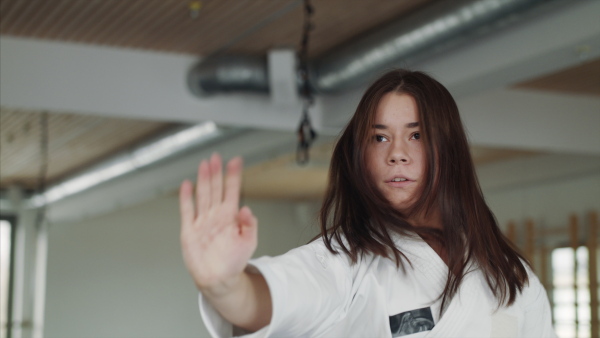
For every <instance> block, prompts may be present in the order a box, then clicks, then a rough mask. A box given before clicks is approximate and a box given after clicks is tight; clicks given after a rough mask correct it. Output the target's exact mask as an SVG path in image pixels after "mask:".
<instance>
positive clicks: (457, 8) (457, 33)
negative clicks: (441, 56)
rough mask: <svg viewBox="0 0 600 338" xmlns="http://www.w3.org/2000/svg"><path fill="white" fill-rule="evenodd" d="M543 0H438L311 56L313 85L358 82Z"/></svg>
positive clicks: (324, 87) (488, 27) (324, 88)
mask: <svg viewBox="0 0 600 338" xmlns="http://www.w3.org/2000/svg"><path fill="white" fill-rule="evenodd" d="M549 1H552V0H477V1H474V0H453V1H438V2H436V3H434V4H433V5H431V6H429V7H426V8H424V9H423V10H421V11H419V12H416V13H415V14H413V15H410V16H409V17H407V18H406V19H402V20H400V21H396V22H394V23H392V24H391V25H389V26H387V27H385V28H383V29H380V30H378V31H376V32H374V33H373V34H370V35H367V36H364V37H363V38H361V39H358V40H356V41H355V42H353V43H352V44H351V45H348V46H346V47H342V48H341V49H338V50H336V51H334V52H332V53H331V54H329V55H327V56H325V57H324V58H321V59H319V60H317V62H316V74H317V78H316V81H315V84H316V87H317V88H318V89H319V90H320V91H323V92H331V91H338V90H340V89H344V88H347V87H351V86H354V85H358V84H361V83H363V82H364V81H368V80H370V79H371V78H372V77H374V76H377V73H378V72H381V71H382V70H385V69H386V68H392V67H394V66H395V67H398V64H399V63H406V62H407V61H409V60H411V59H414V58H416V57H424V56H426V55H430V54H433V53H435V52H439V51H440V50H442V49H444V48H447V47H448V46H451V45H453V44H456V43H457V42H460V41H463V40H465V39H466V38H468V37H473V36H476V35H478V34H481V33H483V32H487V31H489V30H491V29H492V28H494V27H495V26H498V25H500V24H501V23H503V22H505V21H508V20H514V19H515V15H516V14H517V13H520V12H522V11H523V10H526V9H530V8H532V7H533V6H535V5H539V4H541V3H545V2H549Z"/></svg>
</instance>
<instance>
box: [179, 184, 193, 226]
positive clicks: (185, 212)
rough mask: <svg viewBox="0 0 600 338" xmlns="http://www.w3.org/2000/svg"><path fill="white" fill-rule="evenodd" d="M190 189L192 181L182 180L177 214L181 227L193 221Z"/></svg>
mask: <svg viewBox="0 0 600 338" xmlns="http://www.w3.org/2000/svg"><path fill="white" fill-rule="evenodd" d="M192 190H193V188H192V182H190V181H188V180H185V181H183V183H181V187H180V188H179V214H180V216H181V227H182V228H183V227H185V226H189V225H190V224H192V223H193V222H194V217H195V211H194V201H193V200H192Z"/></svg>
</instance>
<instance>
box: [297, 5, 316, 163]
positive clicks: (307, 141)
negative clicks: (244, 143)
mask: <svg viewBox="0 0 600 338" xmlns="http://www.w3.org/2000/svg"><path fill="white" fill-rule="evenodd" d="M313 14H314V10H313V7H312V6H311V5H310V0H304V29H303V33H302V41H301V43H300V51H299V53H298V54H299V55H298V58H299V61H300V65H299V67H298V73H299V74H300V80H301V81H302V83H301V89H300V95H301V97H302V103H303V104H302V119H301V120H300V126H299V127H298V150H297V152H296V162H297V163H298V164H301V165H302V164H306V163H308V160H309V149H310V145H311V144H312V143H313V141H314V140H315V138H316V137H317V133H316V132H315V130H314V129H313V128H312V125H311V123H310V118H309V115H308V112H309V110H310V107H311V106H312V104H313V102H314V98H313V91H312V86H311V85H310V79H309V73H308V42H309V38H310V31H311V30H313V29H314V26H313V24H312V21H311V17H312V15H313Z"/></svg>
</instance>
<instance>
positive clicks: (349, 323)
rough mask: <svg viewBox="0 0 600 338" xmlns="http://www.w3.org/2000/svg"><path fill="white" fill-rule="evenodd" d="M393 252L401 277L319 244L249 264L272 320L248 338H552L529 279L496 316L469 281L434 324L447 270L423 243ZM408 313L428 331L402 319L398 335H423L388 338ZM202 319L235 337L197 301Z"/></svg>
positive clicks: (539, 292)
mask: <svg viewBox="0 0 600 338" xmlns="http://www.w3.org/2000/svg"><path fill="white" fill-rule="evenodd" d="M396 245H397V246H398V247H399V248H400V249H401V250H402V252H404V253H405V254H406V256H407V257H408V258H409V259H410V261H411V263H412V267H411V266H409V265H408V264H406V272H403V271H402V269H398V268H397V267H396V265H395V263H394V262H393V261H391V260H390V259H386V258H382V257H380V256H373V255H370V256H368V257H365V258H363V259H362V260H360V261H359V263H358V264H354V265H352V264H351V263H350V260H349V259H348V257H347V256H346V255H345V254H343V253H341V254H339V255H333V254H331V253H330V252H329V251H328V250H327V248H326V247H325V245H324V244H323V242H322V240H318V241H315V242H312V243H310V244H307V245H305V246H302V247H299V248H297V249H294V250H291V251H289V252H288V253H286V254H284V255H282V256H278V257H262V258H259V259H256V260H251V262H250V264H251V265H252V266H253V267H254V268H256V269H257V270H258V271H260V273H262V275H263V276H264V277H265V279H266V281H267V283H268V285H269V289H270V292H271V297H272V300H273V316H272V318H271V323H270V324H269V325H268V326H266V327H264V328H262V329H261V330H259V331H257V332H255V333H252V334H248V335H246V337H392V336H394V337H399V336H401V337H407V338H417V337H477V338H482V337H536V338H537V337H556V335H555V333H554V330H553V328H552V323H551V314H550V307H549V304H548V298H547V296H546V292H545V290H544V288H543V287H542V285H541V283H540V282H539V280H538V278H537V277H536V276H535V275H534V274H533V273H530V275H529V286H526V287H525V289H524V290H523V293H522V294H520V295H519V296H518V297H517V300H516V301H515V303H514V304H513V305H511V306H510V307H501V308H499V309H498V310H497V311H496V308H497V301H496V299H495V298H494V297H493V295H492V293H491V291H490V290H489V287H488V285H487V284H486V282H485V279H484V277H483V275H482V274H481V272H480V271H479V270H475V271H473V272H471V273H468V274H467V275H466V276H465V278H464V279H463V282H462V284H461V287H460V291H459V292H458V294H457V295H456V296H455V297H454V298H453V299H452V301H451V302H450V304H449V305H448V306H447V308H446V310H445V311H444V313H443V315H442V317H441V318H440V316H439V310H440V305H441V300H440V299H438V296H439V295H440V293H441V291H442V290H443V287H444V284H445V281H446V278H447V272H448V268H447V266H446V264H445V263H444V262H443V261H442V260H441V258H440V257H439V256H438V255H437V254H436V253H435V251H433V249H431V247H430V246H429V245H428V244H427V243H425V242H424V241H422V240H416V239H410V238H400V237H398V238H397V239H396ZM413 310H418V311H413ZM409 311H413V312H411V314H414V315H416V316H419V314H420V313H430V315H431V317H432V319H433V323H432V324H431V325H434V326H433V328H431V329H430V326H431V325H419V324H418V323H419V322H418V320H421V321H422V322H427V323H431V322H430V321H429V320H426V319H418V320H415V319H414V318H413V317H411V316H408V317H406V318H405V319H406V320H404V322H403V324H402V325H404V326H403V327H401V328H408V330H409V331H410V329H411V327H412V329H413V330H419V329H420V330H427V331H422V332H417V333H412V334H407V333H406V330H405V332H404V334H403V333H398V332H396V333H395V334H394V335H392V331H391V328H390V316H394V315H398V314H400V315H399V316H400V317H402V316H403V315H404V314H405V313H407V312H409ZM200 312H201V315H202V318H203V320H204V323H205V324H206V326H207V328H208V330H209V332H210V333H211V335H212V336H213V337H231V336H232V335H234V331H233V328H232V325H231V324H230V323H228V322H227V321H226V320H224V319H223V318H222V317H221V316H220V315H219V314H218V313H217V312H216V311H215V309H214V308H213V307H212V306H211V305H210V304H209V303H208V302H207V301H206V300H205V299H203V297H202V294H200ZM398 318H399V317H398ZM411 325H412V326H411ZM396 326H397V325H396ZM409 326H411V327H409ZM396 331H398V328H397V329H396Z"/></svg>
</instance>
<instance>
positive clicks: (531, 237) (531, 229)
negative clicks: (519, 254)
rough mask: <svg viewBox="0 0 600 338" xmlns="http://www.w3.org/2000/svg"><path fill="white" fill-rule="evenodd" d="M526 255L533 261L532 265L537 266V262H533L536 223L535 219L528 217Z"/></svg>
mask: <svg viewBox="0 0 600 338" xmlns="http://www.w3.org/2000/svg"><path fill="white" fill-rule="evenodd" d="M525 231H526V233H525V256H526V257H527V259H528V260H529V263H531V267H532V268H533V267H535V263H534V262H533V259H534V256H535V225H534V223H533V220H531V219H528V220H527V222H525Z"/></svg>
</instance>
